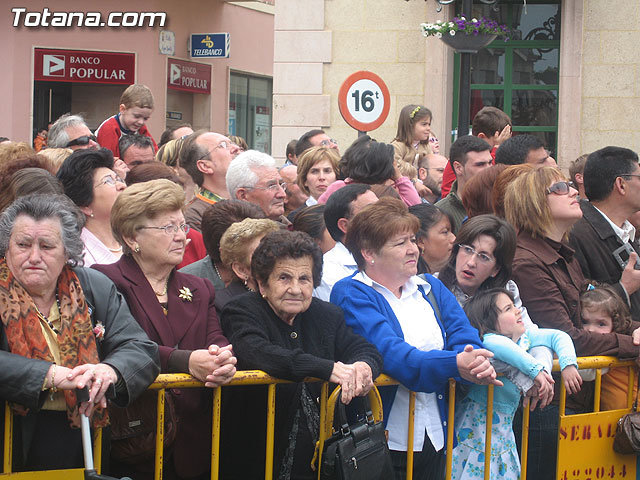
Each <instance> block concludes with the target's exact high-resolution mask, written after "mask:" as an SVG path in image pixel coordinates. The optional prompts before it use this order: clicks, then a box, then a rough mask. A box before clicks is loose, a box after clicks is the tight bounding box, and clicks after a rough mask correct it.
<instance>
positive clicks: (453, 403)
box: [444, 378, 456, 478]
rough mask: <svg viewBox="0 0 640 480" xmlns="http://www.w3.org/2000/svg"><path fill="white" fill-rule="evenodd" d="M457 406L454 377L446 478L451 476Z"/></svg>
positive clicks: (450, 392) (448, 423) (450, 400)
mask: <svg viewBox="0 0 640 480" xmlns="http://www.w3.org/2000/svg"><path fill="white" fill-rule="evenodd" d="M455 408H456V381H455V380H454V379H453V378H450V379H449V413H448V415H449V416H448V418H447V450H446V454H447V455H446V457H445V474H444V478H451V469H452V461H453V458H452V453H453V435H454V430H453V427H454V419H455V413H456V412H455Z"/></svg>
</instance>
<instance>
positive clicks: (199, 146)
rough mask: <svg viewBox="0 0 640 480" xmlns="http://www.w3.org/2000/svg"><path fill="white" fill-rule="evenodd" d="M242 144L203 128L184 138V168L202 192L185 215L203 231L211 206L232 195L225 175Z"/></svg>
mask: <svg viewBox="0 0 640 480" xmlns="http://www.w3.org/2000/svg"><path fill="white" fill-rule="evenodd" d="M237 150H238V146H237V145H235V144H233V143H231V140H229V139H228V138H227V137H225V136H224V135H221V134H219V133H215V132H207V131H206V130H199V131H197V132H195V133H193V134H191V135H189V136H188V137H187V138H185V140H184V144H183V146H182V152H181V156H180V166H181V167H183V168H184V169H185V170H186V171H187V173H188V174H189V175H190V176H191V178H192V179H193V181H194V182H195V183H196V185H198V187H199V191H198V192H197V193H196V195H195V197H194V198H193V200H192V201H191V203H190V204H189V206H188V207H187V210H186V211H185V213H184V218H185V220H186V222H187V223H188V224H189V226H190V227H191V228H193V229H194V230H197V231H198V232H200V230H201V227H200V224H201V221H202V214H203V213H204V212H205V210H206V209H207V207H209V206H210V205H213V204H214V203H217V202H219V201H220V200H224V199H227V198H230V197H229V192H228V191H227V185H226V183H225V177H226V175H227V169H228V168H229V164H230V163H231V159H232V158H233V156H234V154H235V153H236V151H237Z"/></svg>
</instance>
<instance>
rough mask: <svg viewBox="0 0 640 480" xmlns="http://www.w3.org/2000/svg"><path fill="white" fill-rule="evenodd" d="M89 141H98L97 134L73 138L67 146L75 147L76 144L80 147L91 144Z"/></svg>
mask: <svg viewBox="0 0 640 480" xmlns="http://www.w3.org/2000/svg"><path fill="white" fill-rule="evenodd" d="M89 142H96V143H98V139H97V138H96V136H95V135H83V136H81V137H78V138H76V139H75V140H71V141H70V142H69V143H67V144H66V145H65V148H69V147H74V146H76V145H78V146H80V147H84V146H85V145H89Z"/></svg>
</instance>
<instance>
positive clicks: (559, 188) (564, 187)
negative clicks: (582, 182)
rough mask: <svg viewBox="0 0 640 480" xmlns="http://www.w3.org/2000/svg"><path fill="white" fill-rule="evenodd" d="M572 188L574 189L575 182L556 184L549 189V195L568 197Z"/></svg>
mask: <svg viewBox="0 0 640 480" xmlns="http://www.w3.org/2000/svg"><path fill="white" fill-rule="evenodd" d="M572 188H574V186H573V182H556V183H554V184H553V185H551V186H550V187H549V188H547V194H550V193H555V194H556V195H568V194H569V192H570V191H571V189H572Z"/></svg>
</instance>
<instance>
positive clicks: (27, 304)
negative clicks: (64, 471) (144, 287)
mask: <svg viewBox="0 0 640 480" xmlns="http://www.w3.org/2000/svg"><path fill="white" fill-rule="evenodd" d="M79 218H81V217H80V215H79V214H78V213H77V209H76V207H75V206H74V205H73V203H72V202H71V201H70V200H69V199H68V198H66V197H65V196H63V195H31V196H27V197H22V198H19V199H17V200H16V201H15V202H14V203H13V204H11V205H10V206H9V207H8V208H7V209H6V210H5V211H4V212H3V213H2V215H1V216H0V320H1V321H0V400H6V401H9V402H10V403H11V406H12V409H13V411H14V413H16V414H17V415H16V417H15V418H16V425H15V427H14V429H15V432H16V434H15V435H14V449H13V456H14V469H16V470H22V469H24V470H43V469H56V468H77V467H81V466H82V445H81V439H80V433H79V430H78V426H79V424H80V419H79V416H80V415H81V414H86V415H87V416H90V417H91V421H92V424H93V426H104V425H107V424H108V415H107V410H106V406H107V400H106V394H107V391H108V390H110V391H111V393H112V394H113V395H114V401H115V402H116V404H118V405H120V406H124V405H127V404H128V403H130V402H131V401H132V400H134V399H135V398H136V397H137V396H139V395H140V394H141V393H142V392H143V391H144V390H145V389H146V388H147V387H148V385H149V384H150V383H151V382H153V380H154V379H155V377H156V376H157V374H158V372H159V366H158V353H157V346H156V345H155V344H154V343H153V342H151V341H150V340H149V338H148V337H147V336H146V334H145V333H144V332H143V331H142V329H141V328H140V327H139V326H138V323H137V322H136V321H135V320H134V319H133V317H132V316H131V313H130V312H129V309H128V307H127V305H126V303H125V302H124V300H123V298H122V296H121V295H120V294H118V293H117V291H116V289H115V286H114V285H113V283H112V282H111V281H110V280H109V279H107V278H106V277H105V276H104V275H102V274H100V273H98V272H96V271H93V270H89V269H84V268H80V267H77V265H78V263H79V262H81V259H82V249H83V245H82V240H81V239H80V231H81V229H82V225H79V224H78V222H79V220H78V219H79ZM83 387H88V388H89V392H90V400H89V401H88V402H85V403H83V404H81V405H78V402H77V401H76V396H75V389H76V388H83ZM0 443H1V442H0Z"/></svg>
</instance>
